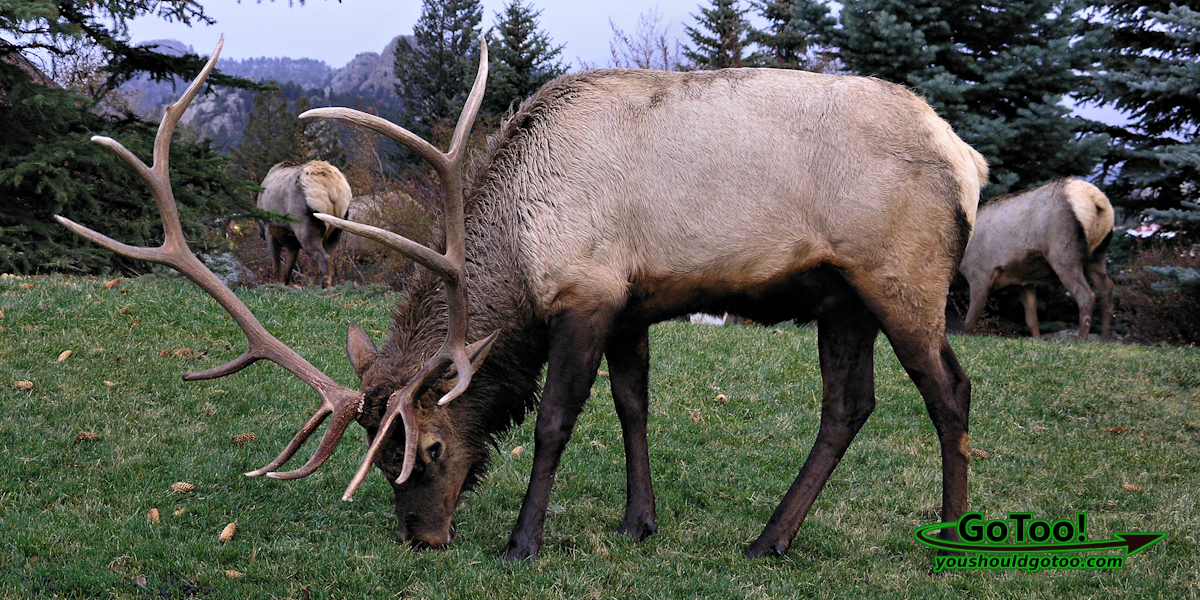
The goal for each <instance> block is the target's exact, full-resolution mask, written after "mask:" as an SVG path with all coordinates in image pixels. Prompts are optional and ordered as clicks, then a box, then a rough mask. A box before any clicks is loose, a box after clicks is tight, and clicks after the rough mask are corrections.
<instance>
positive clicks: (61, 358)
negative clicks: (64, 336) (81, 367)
mask: <svg viewBox="0 0 1200 600" xmlns="http://www.w3.org/2000/svg"><path fill="white" fill-rule="evenodd" d="M72 354H74V352H72V351H70V350H63V351H62V354H59V355H58V362H62V361H64V360H67V359H68V358H71V355H72Z"/></svg>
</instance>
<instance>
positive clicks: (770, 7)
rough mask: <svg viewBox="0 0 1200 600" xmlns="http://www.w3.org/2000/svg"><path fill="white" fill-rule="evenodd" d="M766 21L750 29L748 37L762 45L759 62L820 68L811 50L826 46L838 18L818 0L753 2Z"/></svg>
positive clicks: (767, 65)
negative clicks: (765, 24)
mask: <svg viewBox="0 0 1200 600" xmlns="http://www.w3.org/2000/svg"><path fill="white" fill-rule="evenodd" d="M754 6H755V8H757V9H758V11H759V14H760V15H761V16H762V18H763V19H765V20H766V21H767V26H766V27H765V28H763V29H751V30H750V34H749V36H748V39H749V40H750V41H751V42H754V43H756V44H758V45H759V46H761V47H762V48H763V51H762V52H761V59H760V62H759V64H760V66H763V67H774V68H777V69H805V70H809V71H820V70H823V69H824V68H825V65H824V64H823V63H822V61H821V60H820V59H819V58H817V57H814V56H813V54H812V50H814V49H815V48H819V47H821V46H828V45H829V43H830V41H831V40H832V39H833V28H834V27H835V26H836V25H837V19H835V18H834V17H833V16H831V15H830V14H829V7H828V6H826V5H825V4H824V3H822V2H820V1H819V0H764V1H761V2H755V3H754Z"/></svg>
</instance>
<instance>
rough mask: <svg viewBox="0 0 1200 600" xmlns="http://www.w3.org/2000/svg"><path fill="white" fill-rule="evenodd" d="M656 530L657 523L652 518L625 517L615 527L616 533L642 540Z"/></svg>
mask: <svg viewBox="0 0 1200 600" xmlns="http://www.w3.org/2000/svg"><path fill="white" fill-rule="evenodd" d="M657 532H658V524H656V523H655V522H654V519H653V518H649V519H630V518H626V519H625V520H624V521H622V522H621V526H620V527H617V533H618V534H619V535H623V536H625V537H627V538H630V539H632V540H634V541H638V542H640V541H642V540H644V539H646V538H648V537H650V536H651V535H654V534H655V533H657Z"/></svg>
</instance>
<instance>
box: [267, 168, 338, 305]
mask: <svg viewBox="0 0 1200 600" xmlns="http://www.w3.org/2000/svg"><path fill="white" fill-rule="evenodd" d="M262 187H263V191H262V193H260V194H259V195H258V200H257V201H256V204H257V205H258V207H259V208H261V209H263V210H269V211H272V212H276V213H282V214H286V215H290V216H291V217H292V219H294V221H292V222H290V223H267V222H262V221H260V222H259V226H260V227H261V228H262V232H263V237H265V238H266V239H267V249H268V250H269V251H270V253H271V269H272V271H273V273H274V276H275V280H276V281H278V282H279V283H282V284H284V285H290V284H291V283H292V268H293V267H295V266H296V257H297V256H299V253H300V248H304V251H305V252H307V253H308V256H309V257H310V258H312V259H313V261H314V262H316V263H317V268H318V269H320V270H321V287H330V286H332V285H333V262H332V261H331V260H330V257H331V256H332V255H333V251H334V249H336V248H337V243H338V240H339V239H340V238H341V234H342V231H341V230H340V229H338V228H336V227H333V226H331V225H327V224H325V223H322V222H321V221H318V220H317V219H316V217H314V216H313V215H314V214H317V213H320V214H326V215H333V216H335V217H338V218H340V219H345V218H346V215H347V213H349V211H350V184H349V183H347V182H346V178H345V177H343V176H342V172H341V171H339V170H338V169H337V167H335V166H333V165H331V164H329V163H327V162H325V161H323V160H311V161H308V162H306V163H303V164H297V163H291V162H281V163H279V164H277V165H275V166H273V167H271V170H270V171H267V176H266V178H264V179H263V182H262ZM281 253H282V254H283V255H284V256H282V257H281V256H280V254H281Z"/></svg>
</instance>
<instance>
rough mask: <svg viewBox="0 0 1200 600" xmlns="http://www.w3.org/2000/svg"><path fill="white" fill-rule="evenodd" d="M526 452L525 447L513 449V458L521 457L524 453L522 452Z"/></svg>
mask: <svg viewBox="0 0 1200 600" xmlns="http://www.w3.org/2000/svg"><path fill="white" fill-rule="evenodd" d="M524 451H525V446H517V447H516V448H513V449H512V455H513V456H520V455H521V453H522V452H524Z"/></svg>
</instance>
